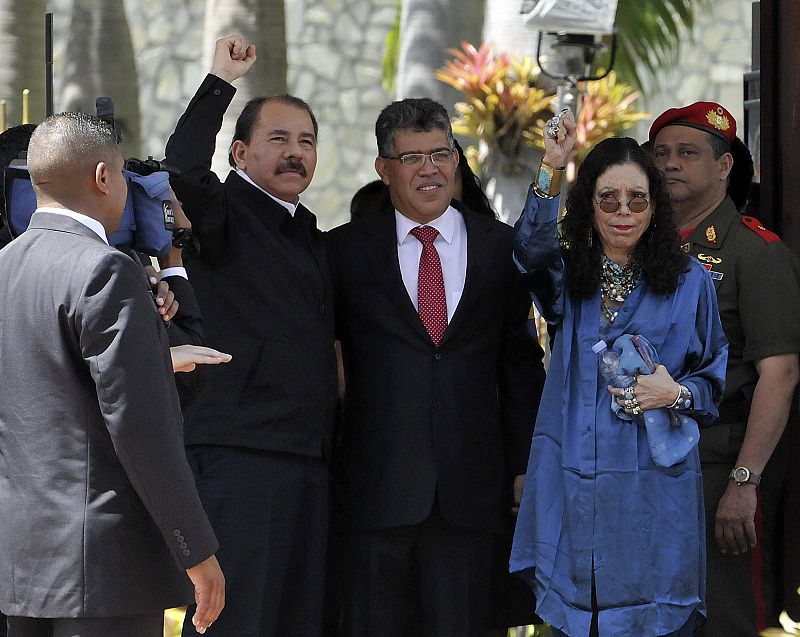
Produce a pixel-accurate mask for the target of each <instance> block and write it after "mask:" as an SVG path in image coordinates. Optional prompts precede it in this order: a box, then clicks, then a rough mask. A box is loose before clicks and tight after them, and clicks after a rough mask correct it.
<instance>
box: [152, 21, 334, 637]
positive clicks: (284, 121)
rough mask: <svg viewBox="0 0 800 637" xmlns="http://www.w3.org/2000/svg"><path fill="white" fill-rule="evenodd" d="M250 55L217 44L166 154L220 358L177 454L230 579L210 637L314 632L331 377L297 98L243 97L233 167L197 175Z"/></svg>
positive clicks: (303, 118)
mask: <svg viewBox="0 0 800 637" xmlns="http://www.w3.org/2000/svg"><path fill="white" fill-rule="evenodd" d="M255 59H256V56H255V47H254V46H252V45H250V46H247V44H246V43H245V42H244V41H243V39H242V38H241V36H231V37H229V38H223V39H221V40H219V41H218V42H217V45H216V51H215V55H214V61H213V65H212V68H211V74H210V75H208V76H207V77H206V79H205V80H204V81H203V83H202V84H201V86H200V88H199V89H198V91H197V93H196V94H195V96H194V97H193V98H192V101H191V102H190V104H189V106H188V107H187V109H186V112H185V113H184V114H183V116H182V117H181V119H180V120H179V122H178V125H177V127H176V129H175V132H174V134H173V135H172V137H171V138H170V140H169V143H168V144H167V148H166V161H167V163H169V164H170V165H173V166H176V167H177V168H179V169H180V170H181V174H180V176H179V177H176V178H173V179H172V180H171V181H172V186H173V188H174V189H175V192H176V194H177V195H178V198H179V199H180V200H181V201H182V203H183V207H184V210H185V211H186V214H187V216H188V217H189V219H190V220H191V222H192V230H193V236H194V238H196V240H197V242H196V244H193V245H190V246H189V247H188V248H187V249H186V250H185V254H184V260H185V262H186V267H187V270H188V272H189V277H190V280H191V281H192V285H193V287H194V289H195V292H196V293H197V297H198V300H199V302H200V309H201V310H202V313H203V329H204V333H205V338H206V342H207V343H208V345H210V346H211V347H215V348H217V349H220V350H222V351H225V352H230V353H231V354H232V355H233V360H232V362H231V363H230V365H227V366H225V368H224V369H220V370H216V369H215V370H214V371H215V373H214V374H212V375H211V378H210V379H209V383H208V386H207V387H206V388H205V390H204V391H202V392H201V393H200V394H198V395H196V396H192V397H189V399H188V401H187V402H186V405H185V412H184V413H185V417H186V425H185V429H186V444H187V454H188V457H189V462H190V465H191V466H192V469H193V471H194V473H195V479H196V482H197V485H198V490H199V491H200V497H201V499H202V501H203V504H204V506H205V508H206V510H207V511H208V514H209V518H210V519H211V523H212V526H213V527H214V531H215V532H216V534H217V537H218V538H219V541H220V550H219V560H220V563H221V564H222V568H223V569H224V571H225V573H226V576H227V578H228V582H229V589H228V600H229V604H228V606H227V607H226V609H225V613H223V614H222V616H221V617H220V619H219V621H218V622H216V623H215V624H214V626H213V627H212V628H211V629H210V631H209V634H214V635H226V636H229V637H255V636H259V637H260V636H270V635H279V636H281V637H283V636H284V635H286V636H293V635H302V636H303V637H314V636H315V635H319V634H320V632H321V625H322V603H323V583H324V569H325V559H326V555H325V551H326V538H327V529H328V509H329V471H328V466H327V461H326V456H327V452H328V448H329V446H330V435H331V430H332V428H333V419H334V412H335V407H336V386H337V379H336V359H335V354H334V349H333V342H334V324H333V303H332V296H333V292H332V289H331V283H330V275H329V271H328V264H327V258H326V255H325V251H324V246H323V241H322V234H321V232H320V231H319V230H317V228H316V218H315V217H314V215H313V214H312V213H311V212H310V211H309V210H308V209H307V208H305V206H303V205H302V204H301V203H299V196H300V194H301V193H302V192H303V191H304V190H305V189H306V188H307V187H308V185H309V183H310V182H311V178H312V176H313V174H314V168H315V166H316V157H317V155H316V152H317V151H316V149H317V125H316V121H315V119H314V117H313V114H312V113H311V110H310V109H309V107H308V105H307V104H306V103H305V102H303V101H302V100H300V99H298V98H296V97H292V96H289V95H282V96H274V97H266V98H257V99H254V100H251V101H250V102H249V103H248V104H247V106H245V108H244V110H243V111H242V113H241V115H240V116H239V119H238V121H237V124H236V131H235V135H234V141H233V143H232V144H231V147H230V162H231V166H232V167H233V168H234V170H233V171H231V172H230V173H229V174H228V177H227V179H226V180H225V182H224V183H220V181H219V179H218V178H217V176H216V175H215V174H214V173H212V172H211V157H212V154H213V152H214V146H215V142H216V135H217V132H218V131H219V129H220V126H221V124H222V118H223V115H224V113H225V111H226V109H227V108H228V105H229V104H230V102H231V100H232V99H233V95H234V93H235V89H234V88H233V86H231V82H233V81H235V80H236V79H237V78H239V77H241V76H242V75H244V74H245V73H247V72H248V71H249V69H250V68H251V66H252V65H253V63H254V62H255ZM190 632H191V625H190V624H188V623H187V624H186V625H185V627H184V634H187V633H190Z"/></svg>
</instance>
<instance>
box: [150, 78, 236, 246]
mask: <svg viewBox="0 0 800 637" xmlns="http://www.w3.org/2000/svg"><path fill="white" fill-rule="evenodd" d="M235 93H236V89H235V88H234V87H233V86H231V85H230V84H228V82H226V81H224V80H222V79H220V78H218V77H217V76H216V75H207V76H206V78H205V79H204V80H203V83H202V84H201V85H200V88H198V89H197V92H196V93H195V95H194V97H193V98H192V100H191V102H189V105H188V106H187V107H186V111H185V112H184V114H183V115H182V116H181V118H180V119H179V120H178V124H177V126H176V127H175V132H173V133H172V135H171V136H170V138H169V141H168V142H167V147H166V159H165V161H166V163H167V164H169V165H171V166H174V167H176V168H178V169H179V170H180V175H178V176H174V175H173V176H171V177H170V185H171V186H172V189H173V190H174V191H175V194H176V195H177V197H178V199H180V200H181V203H182V204H183V209H184V211H185V212H186V216H187V217H189V219H190V220H191V222H192V230H193V233H194V236H195V237H196V238H197V239H198V241H199V243H200V246H201V250H202V251H203V252H204V253H208V252H211V253H214V252H215V250H216V249H223V247H222V246H221V245H220V244H225V243H227V240H228V238H229V237H228V234H227V233H228V224H227V221H228V214H229V207H228V206H227V205H226V204H225V194H224V187H223V185H222V184H221V183H220V180H219V178H218V177H217V175H215V174H214V173H213V172H212V170H211V160H212V157H213V156H214V148H215V146H216V140H217V133H218V132H219V130H220V128H221V127H222V118H223V116H224V115H225V111H226V110H227V108H228V106H230V103H231V100H232V99H233V96H234V94H235Z"/></svg>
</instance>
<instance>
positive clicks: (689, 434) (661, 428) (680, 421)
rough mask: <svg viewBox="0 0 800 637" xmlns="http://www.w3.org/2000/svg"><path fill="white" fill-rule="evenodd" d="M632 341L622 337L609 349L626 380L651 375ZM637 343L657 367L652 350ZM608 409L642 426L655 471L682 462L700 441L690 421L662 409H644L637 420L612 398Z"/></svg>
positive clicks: (639, 338)
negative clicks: (645, 433) (616, 355)
mask: <svg viewBox="0 0 800 637" xmlns="http://www.w3.org/2000/svg"><path fill="white" fill-rule="evenodd" d="M632 338H633V337H632V336H631V335H630V334H623V335H622V336H620V337H619V338H617V340H616V341H614V345H613V346H612V349H613V350H614V351H616V352H617V353H618V354H619V361H620V367H621V369H622V371H623V372H624V373H625V374H629V375H630V376H635V375H637V374H640V375H643V374H650V373H652V372H651V370H650V367H649V366H648V364H647V363H646V362H645V360H644V359H643V358H642V355H641V354H640V353H639V351H638V350H637V349H636V346H635V345H634V344H633V342H632V341H631V339H632ZM638 340H639V343H640V345H641V346H642V347H643V349H644V350H645V351H646V352H647V353H648V354H649V356H650V358H651V359H652V361H653V362H654V363H655V364H656V365H657V364H658V355H657V354H656V351H655V349H654V348H653V346H652V345H650V343H648V342H647V339H646V338H644V337H643V336H639V337H638ZM611 409H613V410H614V413H615V414H616V415H617V417H618V418H621V419H622V420H636V422H637V423H638V424H642V425H644V427H645V429H646V430H647V443H648V446H649V447H650V455H651V456H652V457H653V462H655V463H656V464H657V465H658V466H659V467H671V466H673V465H676V464H678V463H679V462H682V461H683V460H684V459H685V458H686V456H687V455H688V454H689V452H690V451H691V450H692V449H693V448H694V447H695V446H696V445H697V443H698V441H699V440H700V428H699V427H698V426H697V422H696V421H695V420H694V419H693V418H690V417H689V416H687V415H686V414H682V413H676V412H673V413H672V414H670V411H671V410H669V409H667V408H666V407H659V408H657V409H646V410H645V411H644V412H643V413H642V415H641V416H639V417H638V418H637V417H634V416H631V415H629V414H627V413H625V411H624V410H623V409H622V407H620V406H619V405H618V404H617V401H616V400H614V396H612V397H611ZM673 423H674V424H673Z"/></svg>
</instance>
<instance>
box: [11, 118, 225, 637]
mask: <svg viewBox="0 0 800 637" xmlns="http://www.w3.org/2000/svg"><path fill="white" fill-rule="evenodd" d="M28 157H29V169H30V174H31V179H32V181H33V183H34V187H35V189H36V195H37V203H38V208H37V211H36V213H34V215H33V218H32V220H31V225H30V228H29V230H28V231H27V232H25V233H24V234H23V235H22V236H21V237H19V238H18V239H17V240H15V241H14V242H12V243H11V244H9V245H8V246H7V247H6V248H5V249H4V250H3V251H2V252H0V271H2V272H3V276H2V280H0V307H1V308H2V312H0V342H2V347H1V348H0V378H2V382H1V383H0V610H1V611H2V612H4V613H5V614H7V615H9V620H8V625H9V635H10V637H45V636H47V637H73V636H77V637H111V636H113V637H134V636H135V637H151V636H152V637H157V636H160V635H161V634H162V626H163V609H164V608H169V607H172V606H180V605H183V604H186V603H188V602H192V601H195V600H196V601H197V604H198V607H197V612H196V613H195V615H194V625H195V627H196V629H197V632H198V633H203V632H205V630H206V628H207V627H208V625H209V624H211V622H212V621H214V620H215V619H216V618H217V616H218V615H219V613H220V611H221V610H222V606H223V605H224V578H223V576H222V573H221V571H220V569H219V565H218V563H217V560H216V558H215V556H214V553H215V551H216V550H217V541H216V538H215V537H214V533H213V531H212V530H211V527H210V525H209V523H208V519H207V518H206V515H205V513H204V511H203V509H202V506H201V504H200V500H199V498H198V496H197V492H196V490H195V487H194V482H193V479H192V475H191V472H190V470H189V467H188V465H187V463H186V459H185V456H184V452H183V439H182V431H181V415H180V407H179V404H178V396H177V392H176V390H175V383H174V380H173V378H172V373H173V372H172V365H171V362H170V357H169V351H168V348H167V337H166V333H165V330H164V326H163V325H162V320H161V318H160V317H159V314H158V312H157V311H156V309H155V306H154V304H153V303H152V301H151V300H150V298H149V296H148V291H147V282H146V280H145V278H144V276H143V274H142V271H141V269H140V268H139V267H138V266H137V265H136V264H135V263H134V262H133V261H132V260H131V259H130V258H129V257H127V256H126V255H124V254H122V253H121V252H119V251H117V250H115V249H113V248H111V247H109V246H108V244H107V243H106V236H107V234H108V233H110V232H112V231H113V230H114V229H115V228H116V227H117V226H118V224H119V221H120V218H121V215H122V210H123V207H124V204H125V198H126V192H127V187H126V183H125V179H124V177H123V175H122V164H123V161H122V156H121V154H120V151H119V149H118V147H117V145H116V143H115V140H114V135H113V132H112V131H111V129H110V128H109V127H107V126H106V125H105V124H104V123H103V122H101V121H99V120H97V119H96V118H93V117H91V116H87V115H83V114H70V113H66V114H61V115H55V116H53V117H50V118H48V119H46V120H45V121H44V122H43V123H42V124H40V125H39V127H38V128H37V129H36V132H35V133H34V135H33V137H32V139H31V142H30V148H29V153H28ZM187 576H188V577H187ZM192 585H193V587H194V594H192Z"/></svg>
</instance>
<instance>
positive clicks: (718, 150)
mask: <svg viewBox="0 0 800 637" xmlns="http://www.w3.org/2000/svg"><path fill="white" fill-rule="evenodd" d="M706 135H708V143H709V144H711V150H712V152H713V153H714V159H719V158H720V157H722V156H723V155H724V154H725V153H729V152H731V145H730V144H729V143H728V140H727V139H723V138H722V137H720V136H719V135H714V134H713V133H708V132H706Z"/></svg>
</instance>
